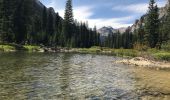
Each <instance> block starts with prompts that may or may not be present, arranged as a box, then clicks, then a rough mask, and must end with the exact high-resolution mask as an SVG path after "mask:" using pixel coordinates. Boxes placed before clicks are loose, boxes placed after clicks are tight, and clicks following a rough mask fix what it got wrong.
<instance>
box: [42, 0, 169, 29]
mask: <svg viewBox="0 0 170 100" xmlns="http://www.w3.org/2000/svg"><path fill="white" fill-rule="evenodd" d="M40 1H41V2H42V3H43V4H44V5H46V6H47V7H53V8H54V9H55V11H56V12H59V14H60V15H61V16H62V17H63V16H64V8H65V2H66V0H40ZM166 1H167V0H156V2H157V4H158V6H159V7H162V6H164V5H165V3H166ZM148 2H149V0H73V11H74V18H75V19H78V20H79V21H88V23H89V26H90V27H93V26H95V25H96V26H97V28H101V27H102V26H112V27H113V28H120V27H127V26H131V25H132V24H133V23H134V21H135V20H136V19H139V18H140V17H141V15H143V14H145V13H146V12H147V9H148Z"/></svg>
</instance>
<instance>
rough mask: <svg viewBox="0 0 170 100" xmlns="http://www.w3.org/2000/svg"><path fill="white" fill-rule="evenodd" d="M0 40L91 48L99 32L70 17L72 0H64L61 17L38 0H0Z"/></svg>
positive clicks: (4, 41)
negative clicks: (64, 7) (64, 6)
mask: <svg viewBox="0 0 170 100" xmlns="http://www.w3.org/2000/svg"><path fill="white" fill-rule="evenodd" d="M0 7H1V8H0V41H1V42H3V43H17V44H29V45H40V44H42V45H46V46H62V47H81V48H83V47H86V48H87V47H91V46H93V45H99V37H100V36H99V34H97V30H96V28H95V27H94V28H93V29H91V28H89V27H88V23H87V22H86V23H84V22H78V21H77V20H75V19H74V18H73V11H72V0H67V2H66V9H65V16H64V19H63V18H61V17H60V16H59V14H58V13H55V11H54V9H53V8H46V7H45V6H44V5H42V4H41V3H40V2H39V1H38V0H1V2H0Z"/></svg>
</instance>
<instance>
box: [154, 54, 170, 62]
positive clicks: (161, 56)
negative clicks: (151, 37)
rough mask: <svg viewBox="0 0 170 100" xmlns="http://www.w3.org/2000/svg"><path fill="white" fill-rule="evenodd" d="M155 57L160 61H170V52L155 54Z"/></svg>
mask: <svg viewBox="0 0 170 100" xmlns="http://www.w3.org/2000/svg"><path fill="white" fill-rule="evenodd" d="M153 56H154V57H155V58H156V59H159V60H167V61H170V53H169V52H162V53H155V54H153Z"/></svg>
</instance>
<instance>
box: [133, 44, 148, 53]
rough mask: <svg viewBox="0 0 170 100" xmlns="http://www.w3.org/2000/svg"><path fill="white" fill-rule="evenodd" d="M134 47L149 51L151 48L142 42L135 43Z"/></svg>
mask: <svg viewBox="0 0 170 100" xmlns="http://www.w3.org/2000/svg"><path fill="white" fill-rule="evenodd" d="M133 48H134V49H136V50H139V51H147V50H148V49H149V47H148V46H146V45H144V44H140V43H134V45H133Z"/></svg>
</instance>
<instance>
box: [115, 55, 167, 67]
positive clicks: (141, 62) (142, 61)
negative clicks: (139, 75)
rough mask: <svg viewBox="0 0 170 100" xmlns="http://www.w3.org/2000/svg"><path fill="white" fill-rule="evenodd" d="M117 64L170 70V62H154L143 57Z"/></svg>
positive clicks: (121, 61)
mask: <svg viewBox="0 0 170 100" xmlns="http://www.w3.org/2000/svg"><path fill="white" fill-rule="evenodd" d="M116 63H123V64H127V65H135V66H139V67H152V68H154V67H155V68H170V62H165V61H164V62H163V61H154V60H149V59H146V58H143V57H135V58H132V59H123V60H119V61H116Z"/></svg>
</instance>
